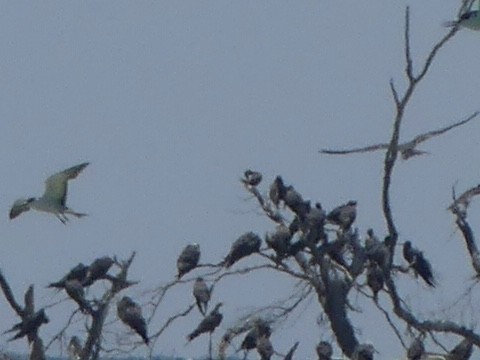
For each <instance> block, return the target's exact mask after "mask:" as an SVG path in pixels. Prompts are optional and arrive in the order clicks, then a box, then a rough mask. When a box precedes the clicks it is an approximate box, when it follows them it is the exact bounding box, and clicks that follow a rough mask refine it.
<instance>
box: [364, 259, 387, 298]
mask: <svg viewBox="0 0 480 360" xmlns="http://www.w3.org/2000/svg"><path fill="white" fill-rule="evenodd" d="M384 281H385V280H384V278H383V271H382V269H380V267H379V266H378V265H377V264H376V263H374V262H369V264H368V266H367V284H368V286H369V287H370V289H372V292H373V299H374V300H375V301H377V297H378V292H379V291H380V290H382V289H383V284H384Z"/></svg>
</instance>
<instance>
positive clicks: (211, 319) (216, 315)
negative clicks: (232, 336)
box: [187, 303, 223, 342]
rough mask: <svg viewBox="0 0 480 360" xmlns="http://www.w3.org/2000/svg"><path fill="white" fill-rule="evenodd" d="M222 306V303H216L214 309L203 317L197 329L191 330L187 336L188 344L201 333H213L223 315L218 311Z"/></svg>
mask: <svg viewBox="0 0 480 360" xmlns="http://www.w3.org/2000/svg"><path fill="white" fill-rule="evenodd" d="M220 306H222V303H218V304H217V305H215V308H214V309H213V310H212V311H211V312H210V314H208V315H207V316H205V317H204V318H203V319H202V321H201V322H200V324H198V326H197V328H196V329H195V330H193V331H192V332H191V333H190V334H189V335H188V336H187V340H188V341H189V342H190V341H192V340H193V339H195V338H196V337H197V336H199V335H201V334H203V333H207V332H208V333H210V334H211V333H213V332H214V331H215V329H216V328H217V326H218V325H220V323H221V322H222V319H223V315H222V314H221V313H220V312H219V311H218V309H219V308H220Z"/></svg>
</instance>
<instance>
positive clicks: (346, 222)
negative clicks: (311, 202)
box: [327, 200, 357, 230]
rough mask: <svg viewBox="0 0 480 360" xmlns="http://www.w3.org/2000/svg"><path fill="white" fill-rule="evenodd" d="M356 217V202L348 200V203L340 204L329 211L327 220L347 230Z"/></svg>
mask: <svg viewBox="0 0 480 360" xmlns="http://www.w3.org/2000/svg"><path fill="white" fill-rule="evenodd" d="M356 217H357V202H356V201H354V200H350V201H349V202H348V203H346V204H343V205H340V206H338V207H336V208H335V209H333V210H332V211H330V213H329V214H328V215H327V220H328V221H330V222H331V223H333V224H335V225H338V226H340V227H341V228H342V229H344V230H348V229H349V228H350V226H351V225H352V224H353V222H354V221H355V218H356Z"/></svg>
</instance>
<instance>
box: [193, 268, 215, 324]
mask: <svg viewBox="0 0 480 360" xmlns="http://www.w3.org/2000/svg"><path fill="white" fill-rule="evenodd" d="M193 296H194V297H195V301H196V302H197V306H198V310H200V312H201V313H202V315H203V316H205V314H206V313H207V308H208V302H209V301H210V296H211V289H210V288H209V287H208V286H207V283H206V282H205V280H203V278H201V277H198V278H197V279H196V280H195V282H194V283H193Z"/></svg>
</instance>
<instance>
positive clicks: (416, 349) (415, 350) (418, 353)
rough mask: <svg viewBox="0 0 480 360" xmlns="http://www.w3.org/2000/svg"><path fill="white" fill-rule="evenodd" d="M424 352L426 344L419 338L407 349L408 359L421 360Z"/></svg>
mask: <svg viewBox="0 0 480 360" xmlns="http://www.w3.org/2000/svg"><path fill="white" fill-rule="evenodd" d="M423 354H425V346H424V345H423V341H422V340H421V339H419V338H416V339H415V340H413V342H412V343H411V344H410V346H409V348H408V350H407V359H408V360H421V359H422V356H423Z"/></svg>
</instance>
